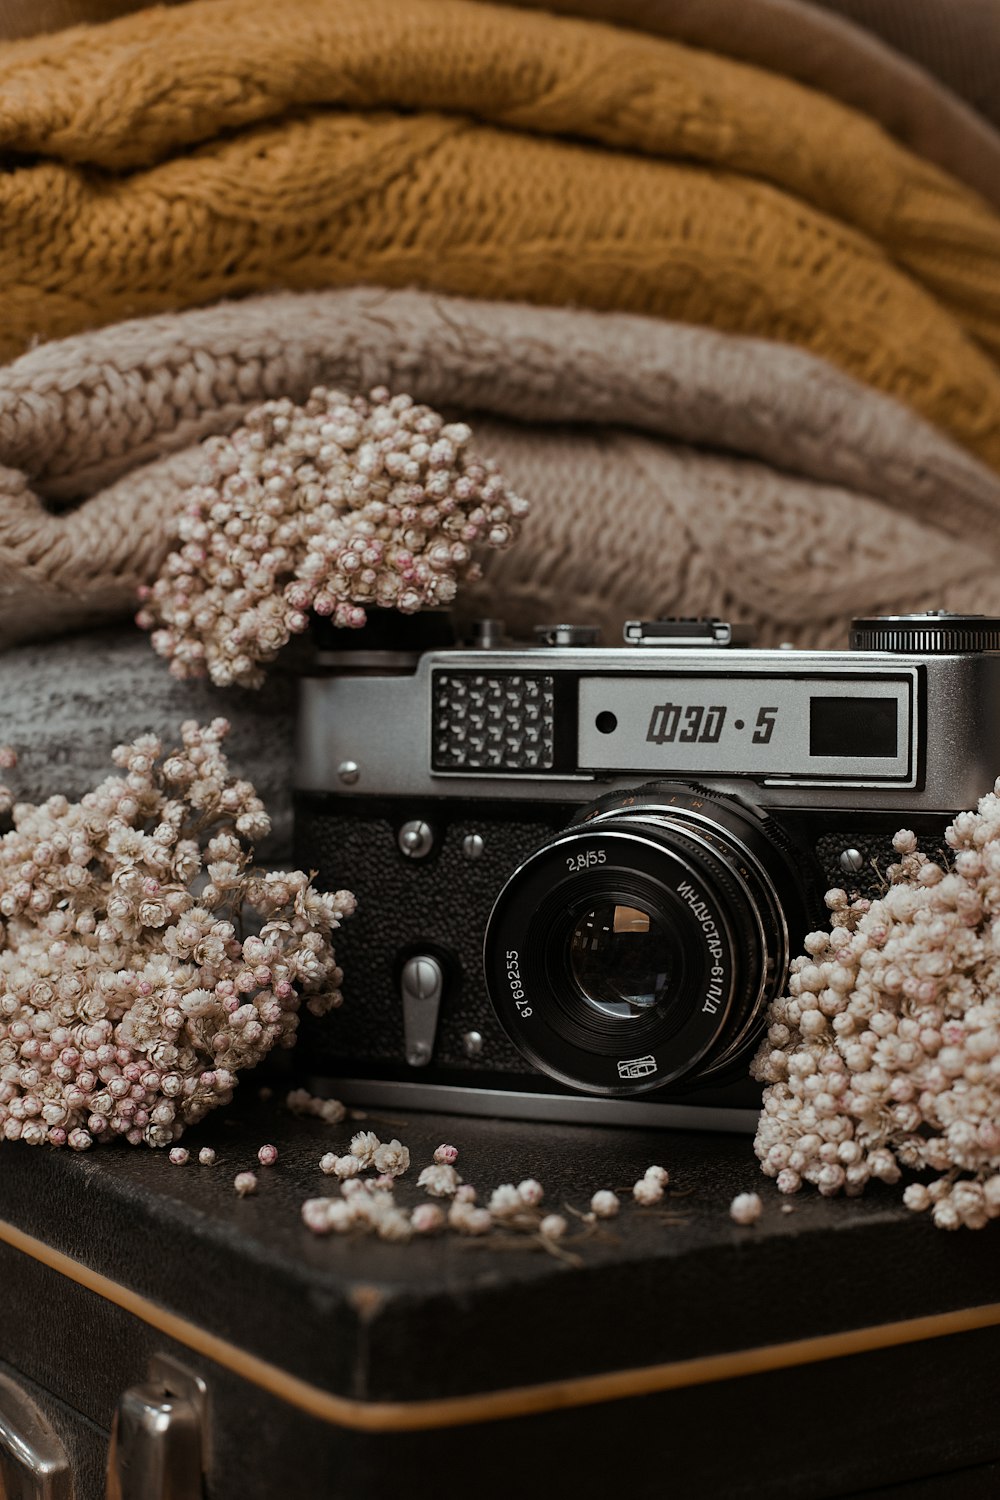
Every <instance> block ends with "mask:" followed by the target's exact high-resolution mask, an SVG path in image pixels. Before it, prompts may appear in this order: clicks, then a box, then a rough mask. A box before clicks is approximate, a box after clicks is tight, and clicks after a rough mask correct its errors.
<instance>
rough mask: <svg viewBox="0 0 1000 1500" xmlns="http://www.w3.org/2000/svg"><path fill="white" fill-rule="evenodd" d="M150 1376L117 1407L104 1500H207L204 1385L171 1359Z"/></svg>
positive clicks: (161, 1360)
mask: <svg viewBox="0 0 1000 1500" xmlns="http://www.w3.org/2000/svg"><path fill="white" fill-rule="evenodd" d="M149 1374H150V1378H149V1380H148V1381H147V1382H145V1383H144V1384H142V1385H133V1386H130V1387H129V1389H128V1390H127V1391H125V1392H124V1394H123V1395H122V1397H121V1399H120V1400H119V1402H118V1407H117V1410H116V1412H115V1416H114V1422H113V1423H112V1427H111V1444H110V1447H109V1449H108V1468H107V1477H106V1481H105V1485H106V1487H105V1497H106V1500H203V1496H204V1486H203V1473H204V1458H205V1444H206V1431H205V1408H206V1390H205V1384H204V1382H203V1381H202V1380H200V1379H199V1378H198V1377H197V1376H196V1375H192V1374H191V1373H190V1371H188V1370H185V1369H184V1367H183V1366H182V1365H179V1364H178V1363H177V1362H176V1361H175V1360H173V1359H170V1358H169V1357H168V1356H167V1355H157V1356H155V1357H154V1359H153V1360H152V1361H151V1363H150V1371H149ZM0 1493H2V1492H0ZM46 1500H47V1497H46ZM60 1500H61V1497H60Z"/></svg>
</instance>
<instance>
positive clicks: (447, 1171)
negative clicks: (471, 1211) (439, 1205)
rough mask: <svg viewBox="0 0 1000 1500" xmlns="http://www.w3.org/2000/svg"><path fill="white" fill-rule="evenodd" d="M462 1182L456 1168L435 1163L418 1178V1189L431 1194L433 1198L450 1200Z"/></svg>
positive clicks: (425, 1168) (426, 1168)
mask: <svg viewBox="0 0 1000 1500" xmlns="http://www.w3.org/2000/svg"><path fill="white" fill-rule="evenodd" d="M461 1181H462V1179H461V1178H460V1177H459V1175H458V1173H457V1172H456V1171H455V1168H454V1167H449V1166H444V1165H441V1164H439V1163H437V1162H435V1164H434V1165H433V1166H431V1167H424V1170H423V1171H422V1172H421V1174H420V1176H419V1177H418V1178H417V1187H421V1188H423V1189H424V1191H425V1192H427V1193H430V1195H431V1197H432V1198H450V1197H451V1196H452V1195H453V1194H454V1192H455V1190H456V1188H457V1187H458V1186H459V1184H460V1183H461Z"/></svg>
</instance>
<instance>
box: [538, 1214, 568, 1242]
mask: <svg viewBox="0 0 1000 1500" xmlns="http://www.w3.org/2000/svg"><path fill="white" fill-rule="evenodd" d="M567 1227H568V1226H567V1224H566V1220H565V1219H564V1218H563V1216H562V1214H546V1215H545V1218H544V1219H543V1220H542V1222H541V1223H540V1224H539V1226H538V1232H539V1234H541V1235H542V1236H543V1237H544V1238H545V1239H547V1240H561V1239H562V1237H563V1235H564V1234H565V1233H566V1230H567Z"/></svg>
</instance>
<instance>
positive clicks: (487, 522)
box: [136, 387, 527, 687]
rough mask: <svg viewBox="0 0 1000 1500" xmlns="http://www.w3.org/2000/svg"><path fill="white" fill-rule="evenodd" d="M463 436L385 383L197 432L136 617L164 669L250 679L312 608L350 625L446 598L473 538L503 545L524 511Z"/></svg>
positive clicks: (254, 680)
mask: <svg viewBox="0 0 1000 1500" xmlns="http://www.w3.org/2000/svg"><path fill="white" fill-rule="evenodd" d="M471 436H472V434H471V432H470V430H469V428H468V427H467V426H466V425H465V424H464V423H460V422H451V423H446V422H445V420H444V418H443V417H441V416H439V415H438V413H437V412H435V411H432V410H431V409H430V407H427V406H417V405H415V404H414V402H413V400H412V399H411V398H410V397H409V396H402V395H400V396H390V394H389V392H388V391H387V390H385V389H384V388H382V387H379V388H377V389H375V390H373V391H372V392H371V394H370V396H369V397H368V398H367V399H365V397H363V396H354V397H352V396H347V395H344V394H343V393H342V392H341V391H328V390H325V389H324V388H322V387H317V389H316V390H314V391H313V392H312V394H311V396H310V397H309V399H308V401H307V402H306V404H305V405H304V406H295V405H294V404H293V403H292V402H291V401H288V400H280V401H267V402H265V403H264V404H263V405H262V406H258V407H256V408H255V409H254V410H253V411H251V412H250V413H249V414H248V416H247V418H246V422H245V425H244V426H243V427H241V428H239V429H238V430H237V431H236V432H234V433H233V434H232V436H230V437H226V438H212V439H210V440H209V441H208V442H206V444H205V468H204V470H203V472H202V474H201V475H200V482H199V483H198V484H197V485H195V486H194V487H193V488H192V489H191V490H190V491H189V493H188V497H187V505H186V507H185V509H184V510H183V512H182V514H181V516H180V518H179V521H178V523H177V542H178V545H177V548H176V550H174V551H172V552H171V553H170V554H169V555H168V557H167V559H166V562H165V564H164V566H163V569H162V571H161V574H160V576H159V578H158V579H157V580H156V582H155V583H154V584H153V585H152V587H151V588H148V589H144V590H142V594H143V599H144V603H143V607H142V609H140V611H139V614H138V615H137V617H136V618H137V620H138V623H139V624H140V625H142V626H143V627H145V628H146V629H150V630H153V631H154V634H153V637H152V640H153V646H154V648H155V649H156V650H157V651H158V652H159V653H160V655H161V656H165V657H167V658H168V659H169V661H170V670H171V672H172V673H173V674H174V676H175V677H181V678H186V677H204V676H205V675H206V674H207V675H208V676H210V677H211V678H212V680H213V682H217V683H220V684H222V685H224V686H228V685H229V684H231V683H239V684H241V685H243V686H247V687H256V686H259V685H260V682H261V681H262V677H263V674H262V672H261V669H260V663H261V662H269V661H273V659H274V657H275V655H276V654H277V652H278V651H279V650H280V649H281V647H282V646H284V645H285V644H286V642H287V641H288V640H289V638H290V637H291V636H292V635H294V634H297V633H299V632H301V631H303V630H305V628H306V626H307V624H308V614H309V611H310V610H315V612H316V613H317V614H319V615H326V616H329V617H331V618H332V620H333V622H334V624H336V625H342V626H360V625H363V624H364V622H365V606H373V605H374V606H378V607H380V608H393V609H398V610H400V611H402V612H403V613H404V614H412V613H414V612H415V611H417V610H420V609H433V608H440V607H442V606H445V605H448V604H450V603H451V602H452V600H453V599H454V598H455V594H456V591H457V587H458V583H459V582H460V581H461V580H462V579H464V578H474V577H478V576H479V565H478V563H476V562H475V561H474V560H473V556H472V553H473V548H474V547H476V546H477V545H480V546H482V545H486V546H489V547H506V546H508V545H509V544H510V543H511V542H512V541H513V540H514V538H515V536H516V534H517V529H518V522H519V518H520V517H521V516H522V515H523V514H524V513H525V511H526V510H527V504H526V502H525V501H524V500H522V499H521V498H520V497H519V496H517V495H515V494H514V493H513V491H512V490H510V489H509V488H508V486H507V484H506V483H505V481H504V479H503V478H502V476H501V475H500V474H499V473H498V472H497V471H496V469H495V467H494V465H493V464H492V463H490V462H488V461H485V460H478V459H476V458H474V457H473V456H472V455H471V454H470V452H469V451H468V450H469V442H470V439H471ZM157 627H158V628H157Z"/></svg>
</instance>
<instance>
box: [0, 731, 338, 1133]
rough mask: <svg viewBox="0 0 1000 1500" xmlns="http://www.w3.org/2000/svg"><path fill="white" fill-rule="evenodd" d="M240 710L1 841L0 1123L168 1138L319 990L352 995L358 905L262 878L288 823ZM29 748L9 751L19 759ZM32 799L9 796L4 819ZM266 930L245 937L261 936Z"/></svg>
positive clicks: (321, 1007) (140, 746)
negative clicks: (268, 848)
mask: <svg viewBox="0 0 1000 1500" xmlns="http://www.w3.org/2000/svg"><path fill="white" fill-rule="evenodd" d="M228 728H229V726H228V724H227V723H226V721H225V720H224V719H216V720H215V721H214V722H213V723H212V724H211V725H210V726H209V727H207V728H201V727H199V726H198V725H197V724H195V723H193V722H188V723H185V724H184V725H182V728H181V736H182V746H181V748H180V749H177V750H173V751H171V752H170V753H168V754H167V755H165V756H163V755H162V749H161V744H160V741H159V740H158V739H157V738H156V737H155V736H154V735H143V736H141V737H140V738H139V739H137V740H136V741H135V742H134V743H132V744H130V745H122V746H119V747H118V748H117V749H116V750H115V752H114V755H113V759H114V762H115V764H116V765H118V766H119V767H121V769H122V771H123V772H124V775H121V776H109V777H108V778H107V779H106V780H105V781H102V782H101V784H100V785H99V786H97V787H95V789H94V790H93V791H92V792H88V793H87V794H86V795H85V796H83V797H82V798H81V799H80V801H79V802H75V803H71V802H69V801H67V799H66V798H65V797H61V796H54V797H50V798H49V799H48V801H47V802H44V803H42V804H41V805H40V806H33V805H31V804H28V803H21V804H19V805H17V806H15V807H14V809H13V821H14V827H13V829H12V830H11V831H10V832H8V833H6V834H4V835H3V837H2V838H0V1132H2V1136H3V1138H5V1139H7V1140H23V1141H27V1142H28V1143H29V1144H30V1145H41V1144H42V1143H44V1142H48V1143H49V1144H51V1145H54V1146H62V1145H66V1144H68V1145H70V1146H72V1147H75V1148H76V1149H77V1150H84V1149H86V1147H88V1146H90V1145H91V1144H92V1143H93V1142H94V1141H108V1140H112V1139H115V1138H117V1137H119V1136H121V1137H124V1139H125V1140H127V1141H129V1142H130V1143H131V1144H133V1145H139V1144H141V1143H143V1142H144V1143H145V1144H146V1145H149V1146H167V1145H170V1143H171V1142H173V1141H175V1140H177V1139H178V1137H179V1136H180V1135H181V1134H182V1133H183V1131H184V1129H185V1127H186V1126H188V1125H191V1124H194V1122H195V1121H197V1120H200V1119H202V1118H203V1116H204V1115H206V1114H207V1113H208V1111H209V1110H211V1109H214V1108H215V1107H217V1106H218V1105H220V1104H226V1103H228V1102H229V1100H230V1099H231V1097H232V1093H233V1088H234V1087H235V1084H236V1079H237V1074H238V1072H239V1071H240V1070H241V1069H243V1068H250V1067H253V1066H254V1065H255V1064H256V1063H258V1062H259V1061H260V1059H261V1058H262V1057H263V1056H264V1055H265V1054H266V1053H267V1052H269V1051H270V1050H271V1048H272V1047H274V1046H291V1044H292V1042H293V1040H294V1037H295V1030H296V1026H297V1023H298V1017H297V1012H298V1007H299V999H300V995H302V994H305V995H308V996H309V997H310V999H309V1000H308V1002H307V1003H308V1005H309V1007H310V1009H311V1010H314V1011H316V1012H317V1013H320V1014H321V1013H322V1012H323V1011H325V1010H327V1009H329V1008H330V1007H331V1006H334V1005H338V1004H339V1003H340V993H339V990H338V988H337V986H338V985H339V983H340V979H341V973H340V970H339V969H338V968H337V966H336V960H335V958H334V954H333V950H332V947H331V934H332V933H333V932H334V931H335V930H336V929H337V927H339V925H340V922H341V920H342V918H343V917H344V916H346V915H348V914H349V913H350V912H351V911H352V910H353V908H354V898H353V896H352V895H351V894H350V892H348V891H338V892H336V893H335V894H332V895H323V894H320V893H319V892H317V891H315V890H313V889H312V887H311V885H310V883H309V878H308V876H306V875H304V874H303V873H302V872H301V871H294V872H292V873H286V872H273V873H268V872H266V871H264V870H261V869H259V868H256V867H255V866H254V864H253V856H252V852H251V850H250V848H249V847H248V846H249V844H250V842H251V841H252V840H255V839H258V838H260V837H262V836H263V835H264V834H265V833H267V831H268V829H269V826H270V825H269V821H268V818H267V815H266V813H265V812H264V809H263V806H262V804H261V802H260V801H259V799H258V798H257V796H256V795H255V793H254V789H253V787H252V785H251V784H250V783H249V782H247V781H240V780H238V779H236V778H235V777H234V776H233V775H232V774H231V773H230V770H229V767H228V765H227V762H226V759H225V757H224V755H223V754H222V752H221V749H220V746H221V743H222V740H223V739H224V737H225V735H226V733H227V731H228ZM14 761H15V757H14V755H13V753H12V752H10V751H5V752H0V766H3V767H4V768H10V767H11V766H12V765H13V764H14ZM11 802H12V797H11V794H10V793H9V792H8V791H7V789H6V788H0V810H2V811H8V810H9V809H10V805H11ZM246 925H251V926H257V927H259V931H257V932H255V933H252V934H251V935H247V936H242V934H243V932H244V931H245V926H246Z"/></svg>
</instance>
